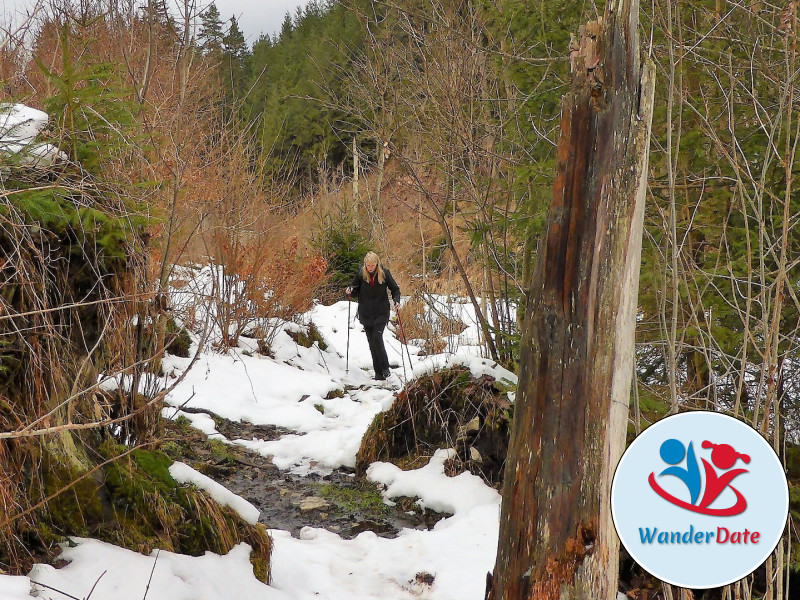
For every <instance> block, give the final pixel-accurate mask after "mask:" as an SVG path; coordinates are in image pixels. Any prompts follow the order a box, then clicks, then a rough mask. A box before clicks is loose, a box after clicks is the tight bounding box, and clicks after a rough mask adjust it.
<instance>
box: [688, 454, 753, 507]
mask: <svg viewBox="0 0 800 600" xmlns="http://www.w3.org/2000/svg"><path fill="white" fill-rule="evenodd" d="M702 447H703V448H706V449H708V448H713V450H712V451H711V462H712V463H714V466H715V467H717V468H718V469H730V468H731V467H732V466H733V465H734V464H735V463H736V461H737V460H738V459H741V460H742V462H744V463H745V464H747V463H749V462H750V457H749V456H748V455H747V454H740V453H739V452H736V450H734V449H733V447H732V446H729V445H728V444H713V443H711V442H709V441H708V440H705V441H703V443H702ZM700 460H701V461H702V462H703V468H704V469H705V473H706V489H705V492H704V493H703V498H702V500H701V501H700V507H701V508H705V507H707V506H708V505H709V504H711V503H712V502H713V501H714V500H716V499H717V496H719V495H720V494H721V493H722V490H724V489H725V488H726V487H730V488H731V490H732V491H733V492H734V494H736V504H735V505H734V506H732V507H731V508H730V510H731V512H730V513H728V514H739V513H740V512H742V511H743V510H744V509H745V508H746V507H747V501H746V500H745V499H744V496H742V494H741V493H740V492H739V490H737V489H736V488H735V487H733V486H732V485H730V482H731V481H733V479H734V478H735V477H737V476H739V475H741V474H742V473H747V472H748V471H747V469H733V470H732V471H728V472H726V473H722V474H721V475H719V476H718V475H717V472H716V471H715V470H714V467H712V466H711V465H710V464H708V461H707V460H706V459H705V458H701V459H700Z"/></svg>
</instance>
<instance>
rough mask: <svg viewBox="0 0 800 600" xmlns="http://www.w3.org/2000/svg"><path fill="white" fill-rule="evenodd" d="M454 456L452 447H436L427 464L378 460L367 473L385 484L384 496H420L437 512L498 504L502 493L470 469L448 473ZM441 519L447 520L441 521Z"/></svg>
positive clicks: (421, 501)
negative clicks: (402, 466) (409, 466)
mask: <svg viewBox="0 0 800 600" xmlns="http://www.w3.org/2000/svg"><path fill="white" fill-rule="evenodd" d="M453 456H455V452H454V451H453V450H437V451H436V453H435V454H434V455H433V457H432V458H431V460H430V462H429V463H428V464H427V465H426V466H424V467H422V468H421V469H415V470H413V471H403V470H402V469H400V468H399V467H397V466H395V465H393V464H391V463H385V462H376V463H372V464H371V465H370V466H369V468H368V469H367V477H368V478H369V479H371V480H372V481H376V482H379V483H382V484H384V485H385V486H386V491H385V492H384V493H383V495H384V497H386V498H398V497H401V496H408V497H410V498H413V497H415V496H418V497H419V499H420V501H419V502H420V505H421V506H422V507H423V508H430V509H431V510H435V511H436V512H447V513H453V514H459V513H464V512H467V511H469V510H471V509H472V508H474V507H476V506H480V505H482V504H498V505H499V502H500V494H498V493H497V491H496V490H494V489H492V488H490V487H488V486H487V485H486V484H485V483H484V482H483V479H481V478H480V477H478V476H476V475H473V474H472V473H468V472H464V473H460V474H459V475H456V476H455V477H448V476H447V475H445V473H444V463H445V461H446V460H447V459H449V458H452V457H453ZM442 523H446V521H440V522H439V523H438V524H442ZM438 524H437V525H438Z"/></svg>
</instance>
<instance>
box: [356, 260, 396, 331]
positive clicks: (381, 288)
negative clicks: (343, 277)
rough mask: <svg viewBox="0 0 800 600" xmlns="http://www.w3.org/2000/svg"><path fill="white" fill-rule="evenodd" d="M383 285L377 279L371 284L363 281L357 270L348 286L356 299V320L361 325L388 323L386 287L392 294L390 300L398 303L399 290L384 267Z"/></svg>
mask: <svg viewBox="0 0 800 600" xmlns="http://www.w3.org/2000/svg"><path fill="white" fill-rule="evenodd" d="M383 274H384V278H383V283H380V282H378V278H377V277H375V280H374V282H373V283H372V284H370V282H369V281H364V277H363V275H362V274H361V271H360V270H359V271H358V272H357V273H356V274H355V277H353V282H352V283H351V284H350V287H351V288H352V290H353V291H352V295H353V297H354V298H358V320H359V321H361V324H362V325H368V326H369V325H375V324H376V323H388V322H389V297H388V296H387V295H386V288H387V287H388V288H389V289H390V290H391V292H392V300H394V301H395V302H400V288H399V287H398V286H397V283H396V282H395V280H394V277H392V274H391V273H390V272H389V269H387V268H386V267H384V268H383Z"/></svg>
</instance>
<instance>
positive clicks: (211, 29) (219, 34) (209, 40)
mask: <svg viewBox="0 0 800 600" xmlns="http://www.w3.org/2000/svg"><path fill="white" fill-rule="evenodd" d="M224 37H225V34H224V33H223V31H222V19H220V16H219V10H217V5H216V4H214V3H213V2H212V3H211V4H210V5H209V6H208V8H207V9H206V10H205V11H203V14H202V15H200V32H199V34H198V40H199V41H200V47H201V48H202V49H203V53H205V54H218V53H220V52H222V44H223V39H224Z"/></svg>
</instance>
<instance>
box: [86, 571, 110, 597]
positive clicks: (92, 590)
mask: <svg viewBox="0 0 800 600" xmlns="http://www.w3.org/2000/svg"><path fill="white" fill-rule="evenodd" d="M106 573H108V571H103V572H102V573H100V577H98V578H97V580H96V581H95V582H94V585H93V586H92V589H91V590H89V595H88V596H86V598H84V599H83V600H89V598H91V597H92V594H94V588H96V587H97V584H98V583H100V580H101V579H102V578H103V575H105V574H106Z"/></svg>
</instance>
